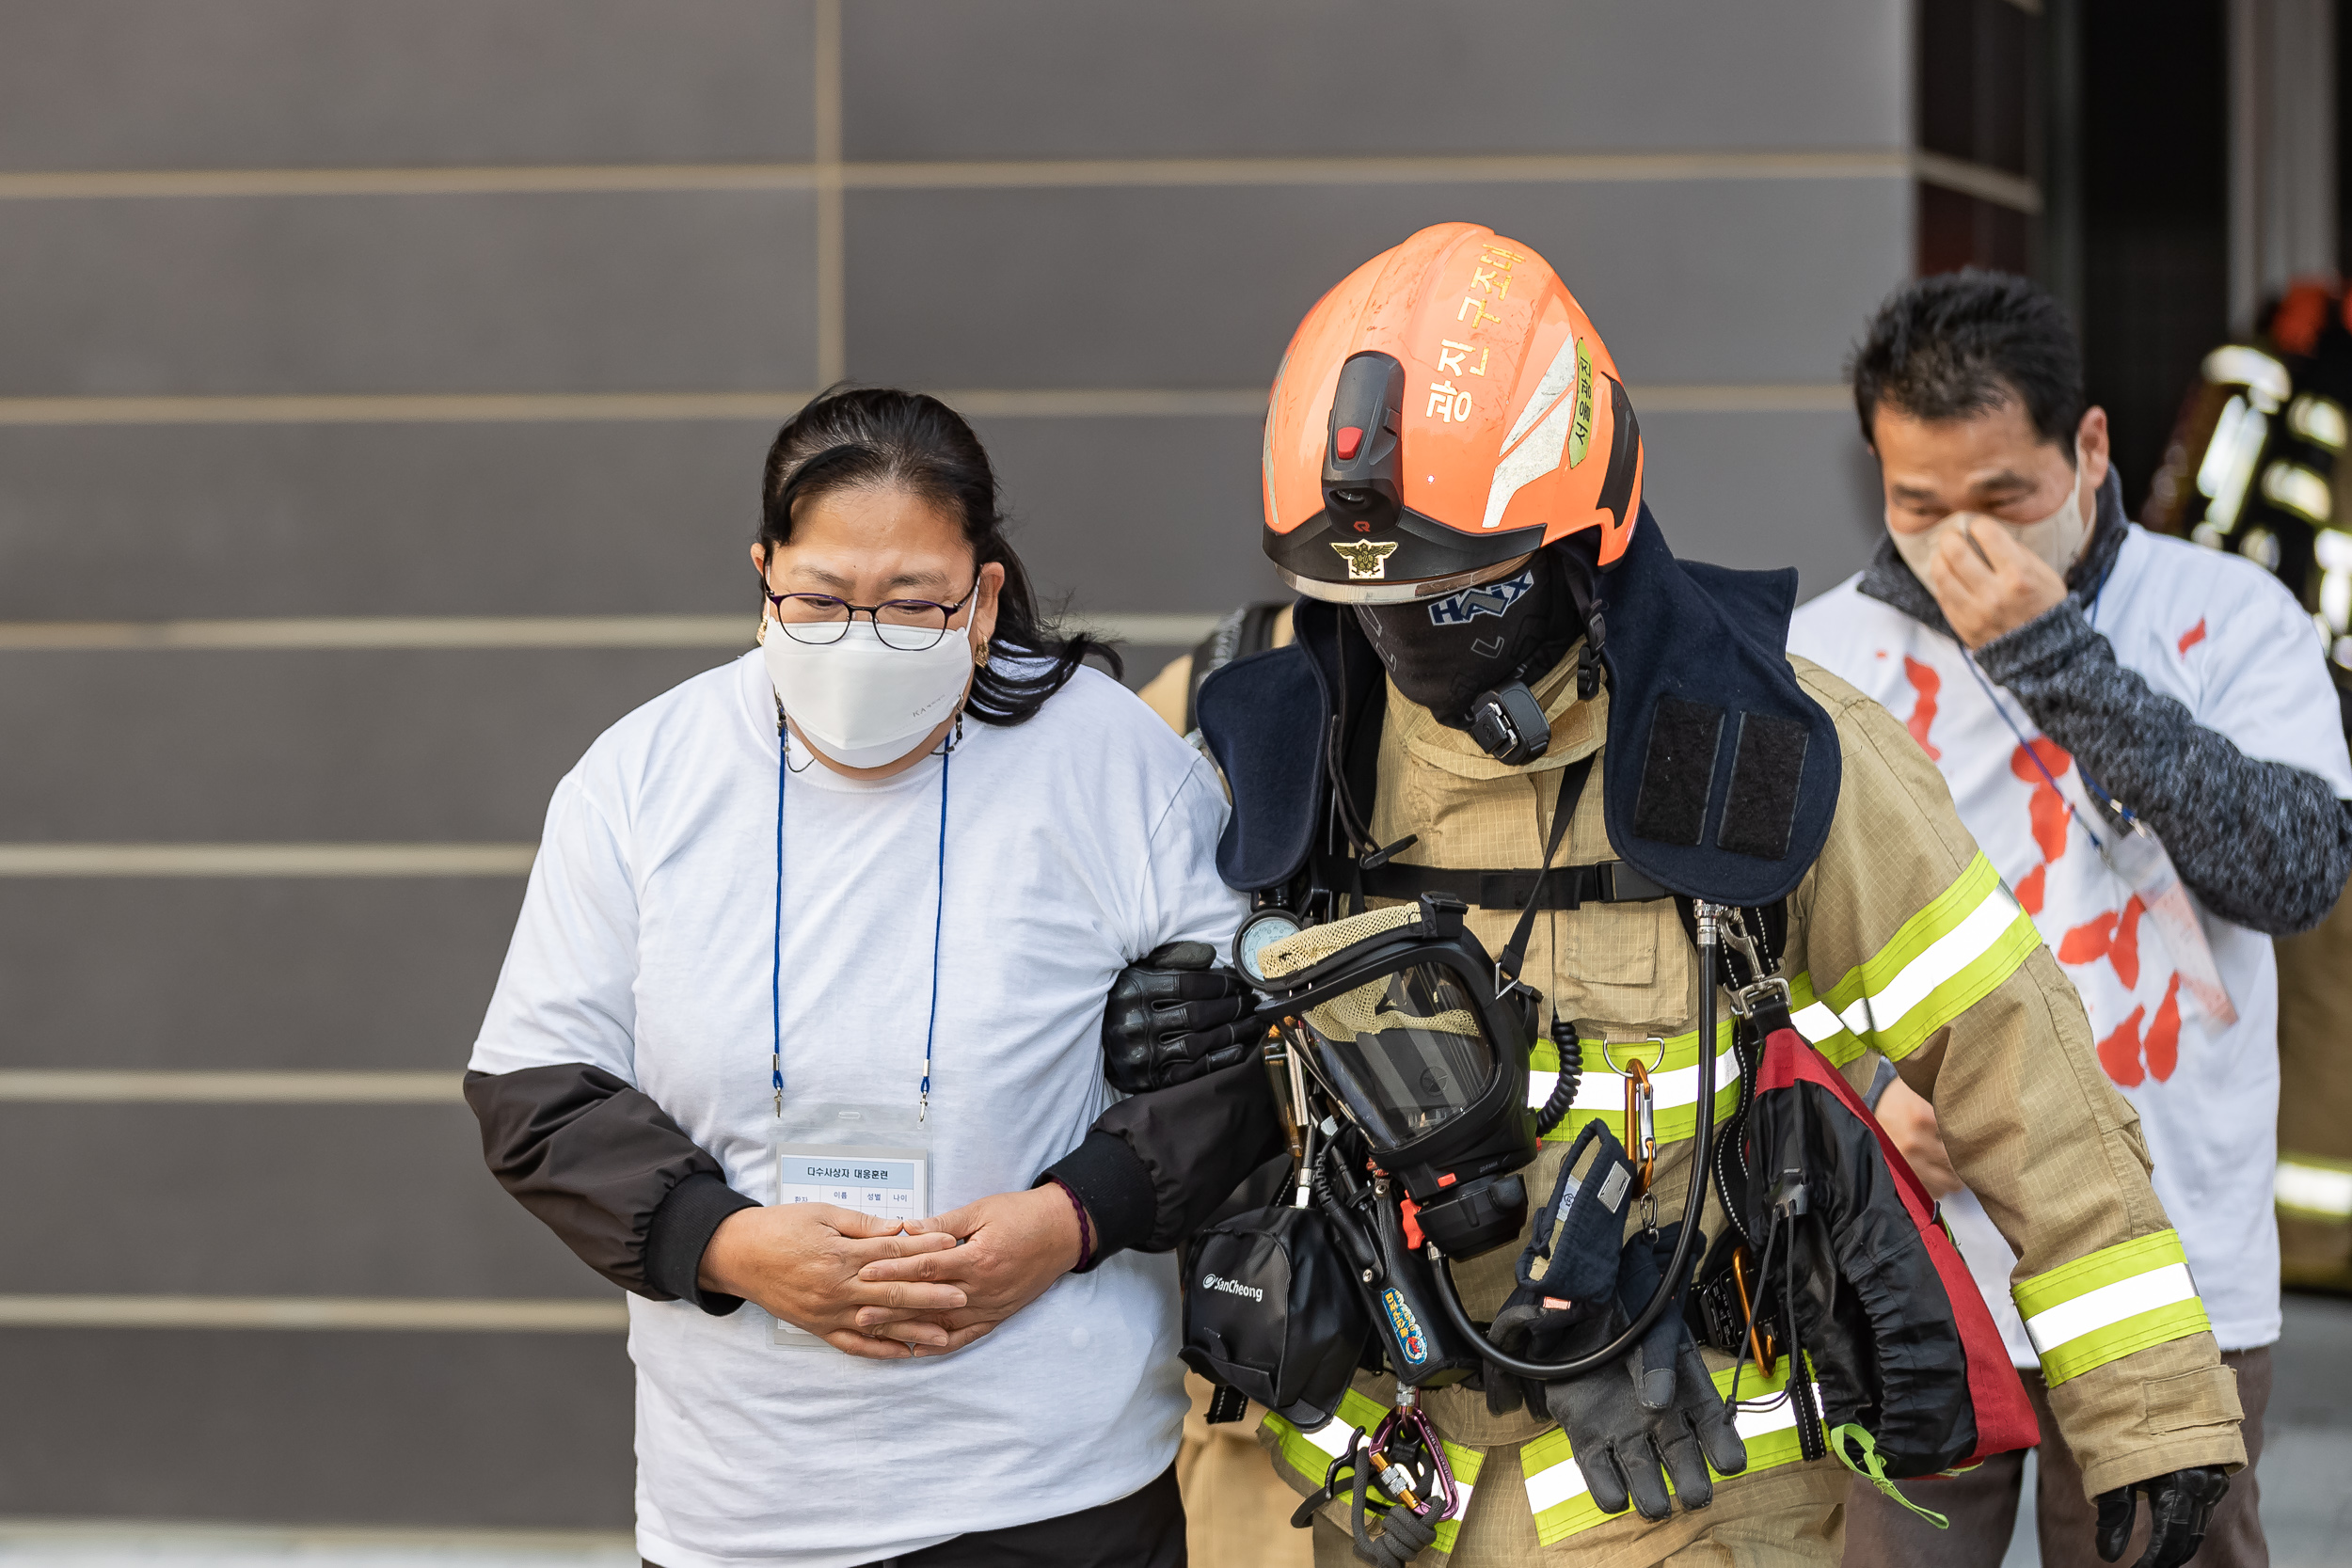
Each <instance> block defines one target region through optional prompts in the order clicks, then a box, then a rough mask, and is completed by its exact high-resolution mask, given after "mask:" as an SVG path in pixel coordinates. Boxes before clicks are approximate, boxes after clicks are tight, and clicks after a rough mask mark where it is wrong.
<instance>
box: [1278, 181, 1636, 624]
mask: <svg viewBox="0 0 2352 1568" xmlns="http://www.w3.org/2000/svg"><path fill="white" fill-rule="evenodd" d="M1264 462H1265V476H1264V486H1265V527H1266V531H1265V550H1266V554H1267V555H1269V556H1270V557H1272V558H1273V560H1274V563H1275V565H1276V567H1277V568H1278V569H1279V571H1280V573H1281V575H1282V578H1283V579H1284V580H1285V581H1287V582H1288V583H1290V585H1291V586H1292V587H1294V588H1295V589H1297V590H1298V591H1299V592H1300V593H1302V594H1310V595H1311V596H1312V597H1315V598H1318V599H1331V600H1336V601H1339V602H1342V603H1350V602H1352V603H1359V604H1393V603H1399V602H1403V601H1407V600H1412V599H1418V598H1423V597H1427V596H1430V595H1433V594H1449V593H1452V592H1454V590H1456V589H1458V588H1462V587H1466V586H1468V585H1470V584H1471V583H1475V582H1478V581H1481V580H1483V579H1485V578H1489V577H1492V576H1494V575H1496V574H1497V572H1498V571H1499V570H1500V569H1501V568H1502V567H1504V566H1506V565H1508V564H1509V563H1511V562H1516V561H1518V560H1519V559H1520V558H1522V557H1524V556H1526V555H1529V554H1531V553H1532V552H1534V550H1536V549H1538V548H1540V547H1541V546H1545V545H1549V544H1551V543H1552V542H1554V541H1555V540H1560V539H1565V538H1568V537H1569V536H1571V535H1574V534H1580V533H1584V532H1588V531H1589V532H1591V533H1593V534H1594V535H1595V537H1594V538H1593V539H1592V540H1590V541H1587V542H1586V543H1587V545H1588V546H1589V547H1590V549H1591V551H1592V554H1591V556H1590V557H1589V558H1588V559H1589V560H1590V561H1591V562H1592V564H1594V565H1597V566H1606V565H1608V564H1610V563H1611V562H1614V561H1615V560H1616V559H1617V557H1618V556H1620V555H1622V554H1624V553H1625V547H1626V541H1627V539H1628V537H1629V535H1630V534H1631V532H1632V531H1633V521H1634V518H1635V517H1636V516H1637V515H1640V512H1641V508H1642V436H1641V431H1640V429H1639V427H1638V426H1637V425H1636V424H1635V423H1634V419H1633V405H1632V404H1631V402H1630V401H1629V399H1628V398H1627V397H1626V392H1625V387H1624V385H1623V383H1621V382H1620V381H1619V380H1618V378H1617V367H1616V362H1615V361H1614V360H1613V359H1612V358H1611V357H1610V356H1609V350H1608V348H1607V346H1606V345H1604V344H1603V343H1602V342H1601V341H1600V334H1599V333H1597V332H1596V331H1594V330H1593V324H1592V323H1591V322H1590V321H1588V320H1586V319H1585V315H1584V309H1583V307H1581V306H1580V305H1579V304H1577V302H1576V296H1575V295H1574V294H1571V293H1568V290H1567V285H1565V283H1563V282H1561V281H1560V277H1559V275H1558V274H1557V273H1555V272H1553V271H1552V270H1551V267H1550V265H1549V263H1548V262H1546V261H1544V259H1543V258H1542V257H1540V256H1538V255H1536V254H1535V252H1534V250H1533V249H1532V248H1530V247H1529V246H1527V245H1522V244H1520V243H1519V242H1518V241H1517V240H1509V239H1504V238H1502V236H1500V235H1498V234H1497V233H1495V231H1494V230H1491V229H1485V228H1481V227H1480V226H1478V225H1477V224H1471V223H1441V224H1438V225H1437V226H1435V227H1434V228H1429V229H1424V230H1422V231H1421V232H1420V233H1418V234H1415V235H1414V236H1413V237H1412V238H1411V239H1409V240H1406V242H1405V243H1404V244H1403V245H1398V246H1396V247H1395V248H1394V249H1393V250H1388V251H1384V252H1382V253H1381V254H1380V255H1378V256H1375V257H1374V258H1373V259H1372V260H1371V261H1366V262H1365V263H1364V264H1363V265H1362V266H1360V267H1358V268H1357V269H1356V270H1355V271H1354V272H1352V273H1350V274H1349V275H1348V276H1347V277H1346V278H1345V279H1344V280H1343V282H1342V283H1341V284H1340V286H1339V287H1338V288H1336V289H1333V290H1332V291H1331V292H1330V293H1327V294H1326V295H1324V296H1323V298H1322V300H1321V301H1319V302H1318V303H1317V304H1316V306H1315V308H1314V309H1311V310H1310V311H1308V312H1307V319H1306V320H1305V321H1303V322H1301V323H1299V325H1298V331H1297V333H1296V334H1295V335H1294V336H1293V337H1292V339H1291V344H1290V349H1289V351H1288V352H1287V353H1286V354H1285V355H1284V356H1283V358H1282V368H1281V369H1280V370H1279V371H1278V372H1275V377H1274V392H1273V396H1272V400H1271V402H1270V403H1269V404H1268V407H1267V409H1266V421H1265V458H1264Z"/></svg>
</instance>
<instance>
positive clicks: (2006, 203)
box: [1911, 152, 2042, 214]
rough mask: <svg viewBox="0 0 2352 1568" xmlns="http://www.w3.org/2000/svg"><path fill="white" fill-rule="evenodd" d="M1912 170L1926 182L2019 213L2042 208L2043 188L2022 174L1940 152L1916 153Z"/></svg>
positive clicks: (2037, 211) (1921, 180) (2038, 211)
mask: <svg viewBox="0 0 2352 1568" xmlns="http://www.w3.org/2000/svg"><path fill="white" fill-rule="evenodd" d="M1911 163H1912V168H1913V170H1914V171H1915V173H1916V174H1917V175H1918V177H1919V180H1920V182H1922V183H1924V184H1929V185H1940V186H1942V187H1943V188H1944V189H1946V190H1947V191H1958V192H1960V193H1961V194H1962V195H1963V196H1973V197H1975V198H1978V199H1979V200H1981V201H1990V202H1992V203H1993V204H1994V206H1996V207H2007V208H2010V210H2011V211H2014V212H2019V213H2036V214H2038V213H2040V212H2041V211H2042V187H2041V186H2039V185H2037V184H2035V183H2034V182H2032V181H2030V180H2028V179H2026V177H2025V176H2024V175H2022V174H2010V173H2009V172H2007V171H2006V170H2003V169H1997V168H1988V167H1986V166H1984V165H1982V164H1972V163H1969V162H1967V161H1966V160H1965V159H1962V158H1949V157H1946V156H1945V155H1944V154H1943V153H1941V152H1914V153H1913V154H1912V155H1911Z"/></svg>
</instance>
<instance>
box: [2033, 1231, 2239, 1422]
mask: <svg viewBox="0 0 2352 1568" xmlns="http://www.w3.org/2000/svg"><path fill="white" fill-rule="evenodd" d="M2010 1294H2011V1295H2013V1296H2014V1297H2015V1298H2016V1300H2017V1313H2018V1316H2020V1317H2022V1318H2024V1319H2025V1320H2026V1338H2029V1339H2031V1340H2032V1341H2033V1348H2034V1351H2035V1353H2036V1354H2039V1355H2040V1356H2041V1357H2042V1376H2043V1377H2044V1378H2046V1379H2048V1380H2049V1383H2050V1384H2051V1386H2053V1387H2055V1386H2057V1385H2058V1384H2061V1383H2063V1382H2065V1381H2066V1380H2067V1379H2068V1378H2071V1377H2079V1376H2081V1375H2082V1374H2083V1373H2084V1372H2087V1371H2090V1370H2091V1369H2092V1368H2094V1367H2104V1366H2106V1364H2107V1363H2108V1362H2110V1361H2116V1360H2121V1359H2122V1357H2124V1356H2126V1355H2129V1354H2132V1353H2133V1352H2134V1351H2139V1350H2145V1349H2147V1348H2148V1347H2149V1346H2150V1345H2160V1344H2163V1343H2164V1342H2165V1341H2166V1340H2168V1339H2181V1338H2187V1337H2188V1336H2189V1335H2191V1334H2200V1333H2203V1332H2204V1331H2205V1330H2206V1329H2208V1328H2210V1327H2211V1326H2212V1324H2211V1323H2208V1322H2207V1321H2206V1317H2205V1307H2204V1304H2203V1303H2202V1302H2201V1301H2200V1300H2199V1299H2198V1297H2197V1282H2196V1281H2195V1280H2193V1279H2192V1278H2190V1277H2189V1272H2188V1259H2187V1257H2186V1255H2185V1254H2184V1253H2183V1252H2182V1250H2181V1238H2180V1233H2179V1232H2177V1231H2172V1230H2159V1231H2156V1232H2155V1233H2153V1235H2147V1236H2137V1237H2134V1238H2133V1239H2132V1240H2130V1241H2128V1242H2118V1243H2116V1244H2115V1245H2113V1246H2108V1247H2101V1248H2100V1249H2099V1250H2098V1251H2096V1252H2094V1253H2091V1254H2090V1255H2089V1256H2088V1257H2084V1258H2077V1259H2074V1261H2073V1262H2071V1263H2066V1264H2062V1265H2060V1266H2059V1267H2058V1268H2055V1269H2052V1270H2050V1271H2049V1272H2048V1273H2046V1274H2038V1275H2034V1276H2033V1277H2032V1278H2031V1279H2028V1280H2026V1281H2025V1282H2024V1283H2023V1284H2021V1285H2018V1286H2016V1287H2015V1288H2014V1289H2013V1290H2012V1291H2010Z"/></svg>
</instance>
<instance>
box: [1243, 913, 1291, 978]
mask: <svg viewBox="0 0 2352 1568" xmlns="http://www.w3.org/2000/svg"><path fill="white" fill-rule="evenodd" d="M1298 931H1299V925H1298V917H1297V916H1296V915H1295V914H1293V913H1291V911H1288V910H1260V911H1258V912H1257V913H1255V914H1253V915H1251V916H1250V917H1249V918H1248V919H1247V920H1245V921H1243V922H1242V923H1241V929H1240V930H1238V931H1236V932H1234V933H1233V967H1234V968H1235V969H1238V970H1240V971H1241V974H1242V978H1243V979H1245V980H1248V982H1249V983H1250V984H1251V985H1253V986H1260V987H1263V986H1264V985H1265V984H1266V977H1265V976H1264V975H1263V974H1260V973H1258V955H1259V954H1260V953H1263V952H1264V951H1265V949H1266V947H1267V945H1268V944H1269V943H1271V942H1280V941H1281V940H1282V939H1283V938H1285V937H1295V936H1296V935H1297V934H1298Z"/></svg>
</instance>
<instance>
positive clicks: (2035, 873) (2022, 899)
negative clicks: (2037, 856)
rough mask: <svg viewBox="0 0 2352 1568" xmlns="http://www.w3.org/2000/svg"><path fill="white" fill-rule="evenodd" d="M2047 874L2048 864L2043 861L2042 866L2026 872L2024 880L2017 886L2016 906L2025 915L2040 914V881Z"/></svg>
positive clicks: (2048, 871)
mask: <svg viewBox="0 0 2352 1568" xmlns="http://www.w3.org/2000/svg"><path fill="white" fill-rule="evenodd" d="M2049 874H2050V864H2049V863H2048V862H2047V861H2044V862H2043V863H2042V864H2040V865H2037V866H2035V867H2034V868H2033V869H2032V870H2031V871H2028V872H2026V877H2025V880H2023V881H2021V882H2019V883H2018V884H2017V902H2018V905H2019V907H2021V908H2022V909H2024V910H2025V911H2026V913H2027V914H2040V913H2041V912H2042V879H2044V878H2045V877H2047V876H2048V875H2049Z"/></svg>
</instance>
